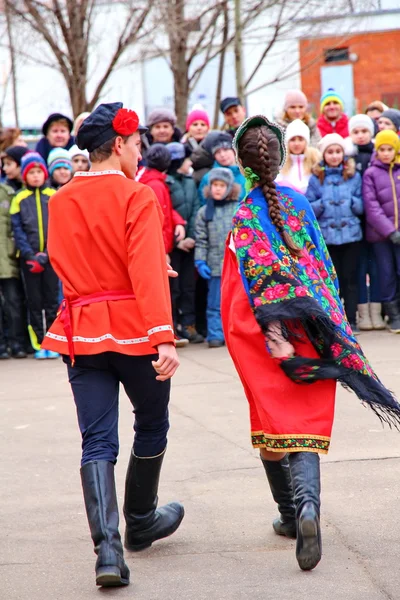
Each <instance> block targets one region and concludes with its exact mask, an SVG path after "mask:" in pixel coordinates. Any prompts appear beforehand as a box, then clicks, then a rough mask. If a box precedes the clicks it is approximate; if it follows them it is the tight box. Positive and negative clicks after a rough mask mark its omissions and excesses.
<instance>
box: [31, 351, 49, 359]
mask: <svg viewBox="0 0 400 600" xmlns="http://www.w3.org/2000/svg"><path fill="white" fill-rule="evenodd" d="M34 357H35V358H36V360H44V359H45V358H47V350H36V352H35V354H34Z"/></svg>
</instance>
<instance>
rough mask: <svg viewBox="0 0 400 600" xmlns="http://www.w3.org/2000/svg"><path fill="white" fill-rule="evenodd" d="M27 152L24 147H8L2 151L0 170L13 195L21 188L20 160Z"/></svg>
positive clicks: (27, 149)
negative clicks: (0, 168) (0, 167)
mask: <svg viewBox="0 0 400 600" xmlns="http://www.w3.org/2000/svg"><path fill="white" fill-rule="evenodd" d="M27 152H29V148H27V147H26V146H10V147H9V148H6V149H5V151H4V155H3V157H2V161H1V162H2V169H3V171H4V173H5V175H6V180H5V183H6V184H7V185H8V186H10V187H11V188H12V189H13V190H14V194H15V193H16V192H19V190H20V189H21V188H22V179H21V159H22V157H23V156H24V154H26V153H27Z"/></svg>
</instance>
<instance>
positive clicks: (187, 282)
mask: <svg viewBox="0 0 400 600" xmlns="http://www.w3.org/2000/svg"><path fill="white" fill-rule="evenodd" d="M166 148H167V150H168V152H169V153H170V156H171V163H170V166H169V168H168V177H167V179H166V182H167V185H168V187H169V191H170V193H171V199H172V206H173V208H174V210H176V212H177V213H178V214H179V215H180V216H181V217H182V219H183V220H184V221H185V222H186V233H185V238H184V239H183V240H181V241H179V242H178V243H177V245H176V247H175V248H174V249H173V250H172V252H171V266H172V268H173V269H174V270H175V271H177V273H178V277H175V278H171V279H170V286H171V299H172V314H173V318H174V324H175V329H176V330H177V329H179V334H180V335H181V336H182V337H184V338H186V339H188V340H189V342H191V343H192V344H199V343H201V342H204V338H203V336H202V335H200V334H199V333H198V332H197V330H196V309H195V289H196V282H195V268H194V246H195V220H196V215H197V212H198V210H199V208H200V202H199V195H198V192H197V187H196V184H195V182H194V181H193V178H192V177H190V176H189V175H186V174H185V173H182V172H181V169H182V165H183V163H184V161H185V158H186V155H187V152H186V149H185V146H184V145H183V144H181V143H179V142H171V143H170V144H167V146H166ZM178 321H179V323H178Z"/></svg>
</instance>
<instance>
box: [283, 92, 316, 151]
mask: <svg viewBox="0 0 400 600" xmlns="http://www.w3.org/2000/svg"><path fill="white" fill-rule="evenodd" d="M307 108H308V100H307V96H306V95H305V93H304V92H302V91H301V90H289V91H288V92H287V93H286V96H285V102H284V105H283V114H282V116H281V117H280V118H278V119H276V121H277V123H279V125H280V126H281V127H283V129H286V128H287V126H288V125H289V123H292V122H293V121H295V120H296V119H300V120H301V121H303V123H305V124H306V125H307V127H308V129H309V130H310V139H309V142H308V143H309V144H310V146H316V145H317V144H318V142H319V140H320V139H321V135H320V133H319V131H318V129H317V122H316V120H315V119H313V117H312V116H311V115H310V113H309V112H308V111H307Z"/></svg>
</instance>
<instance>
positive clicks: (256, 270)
mask: <svg viewBox="0 0 400 600" xmlns="http://www.w3.org/2000/svg"><path fill="white" fill-rule="evenodd" d="M277 191H278V198H279V200H280V203H281V207H282V210H281V212H282V216H283V219H284V223H285V225H284V228H285V230H286V231H287V232H288V233H290V235H291V237H292V239H293V240H294V242H295V243H296V245H297V246H298V247H299V248H300V249H301V255H300V256H299V257H297V256H294V255H293V254H292V253H291V252H290V251H289V249H288V248H287V246H286V245H285V244H284V242H283V239H282V236H281V235H280V233H279V232H278V231H277V229H276V227H275V226H274V225H273V224H272V222H271V220H270V217H269V213H268V207H267V203H266V201H265V199H264V196H263V193H262V190H261V189H260V188H255V189H254V190H252V191H251V192H250V194H249V196H248V197H247V198H245V199H244V200H243V201H242V202H240V203H239V206H238V208H237V210H236V213H235V215H234V218H233V239H234V243H235V248H236V255H237V258H238V261H239V267H240V273H241V277H242V281H243V285H244V288H245V290H246V293H247V295H248V298H249V302H250V305H251V307H252V309H253V311H254V314H255V317H256V319H257V322H258V324H259V325H260V327H261V329H262V330H263V331H264V333H266V334H268V326H269V324H270V323H271V322H274V321H275V322H276V321H280V322H281V324H282V329H283V331H284V333H285V335H286V337H287V338H288V339H289V340H290V339H291V338H292V339H293V337H299V336H301V335H304V331H305V333H306V335H307V336H308V337H309V339H310V340H311V342H312V343H313V345H314V347H315V349H316V350H317V352H318V354H319V356H320V358H317V359H314V358H305V357H300V356H295V357H292V358H287V359H284V360H282V361H281V367H282V369H283V370H284V371H285V373H286V375H288V376H289V377H290V378H291V379H293V380H294V381H296V382H298V383H312V382H314V381H316V380H318V379H338V380H339V381H340V382H341V383H342V384H343V385H344V386H345V387H348V388H351V389H352V390H353V391H354V392H355V393H356V394H357V395H358V397H359V398H360V399H361V400H363V401H366V402H367V403H368V404H369V406H370V407H371V408H372V409H373V410H374V412H375V413H376V414H377V415H378V416H379V418H380V419H381V420H383V421H386V422H387V423H389V424H391V423H393V424H394V425H395V426H396V427H397V426H398V425H399V424H400V405H399V404H398V403H397V401H396V400H395V398H394V397H393V395H392V394H391V392H389V391H388V390H387V389H386V388H385V387H384V386H383V385H382V383H381V382H380V381H379V379H378V377H377V376H376V374H375V373H374V371H373V370H372V368H371V366H370V364H369V362H368V360H367V358H366V357H365V356H364V354H363V352H362V350H361V348H360V346H359V344H358V342H357V340H356V339H355V337H354V336H353V333H352V330H351V328H350V325H349V323H348V322H347V319H346V315H345V312H344V308H343V306H342V303H341V300H340V296H339V289H338V282H337V277H336V272H335V269H334V267H333V264H332V261H331V259H330V256H329V253H328V250H327V248H326V245H325V242H324V239H323V237H322V235H321V231H320V229H319V226H318V222H317V220H316V217H315V214H314V212H313V210H312V208H311V206H310V204H309V202H308V201H307V199H306V198H305V196H303V195H302V194H300V193H297V192H295V191H294V190H292V189H290V188H287V187H282V186H277Z"/></svg>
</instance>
